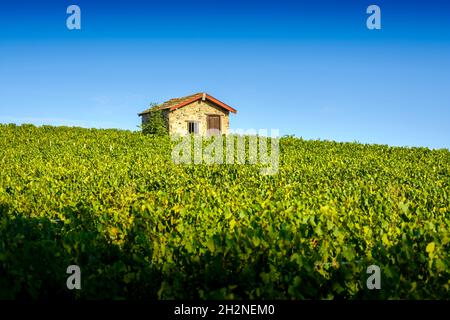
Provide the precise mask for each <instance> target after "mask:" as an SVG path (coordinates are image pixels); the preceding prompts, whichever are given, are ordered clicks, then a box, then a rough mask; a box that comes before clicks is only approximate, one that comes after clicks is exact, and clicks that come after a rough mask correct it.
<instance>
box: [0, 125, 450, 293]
mask: <svg viewBox="0 0 450 320" xmlns="http://www.w3.org/2000/svg"><path fill="white" fill-rule="evenodd" d="M170 143H171V142H170V140H169V139H168V138H167V137H151V136H144V135H142V134H141V133H139V132H134V133H133V132H128V131H120V130H95V129H81V128H64V127H58V128H55V127H47V126H44V127H39V128H37V127H34V126H31V125H24V126H14V125H0V169H1V171H0V298H7V299H9V298H67V299H74V298H77V299H103V298H113V299H172V298H201V299H206V298H210V299H231V298H234V299H241V298H249V299H261V298H264V299H331V298H334V299H341V298H345V299H386V298H401V299H404V298H405V299H406V298H408V299H422V298H425V299H430V298H438V299H448V298H450V199H449V198H450V193H449V191H450V189H449V185H450V152H449V151H448V150H433V151H432V150H429V149H425V148H393V147H388V146H382V145H363V144H358V143H337V142H329V141H305V140H302V139H297V138H293V137H286V138H282V139H281V141H280V153H281V154H280V170H279V173H278V174H277V175H273V176H262V175H261V174H260V170H259V168H258V167H257V166H255V165H209V166H208V165H175V164H173V162H172V160H171V146H170ZM71 264H77V265H79V266H80V267H81V270H82V289H81V290H74V291H69V290H68V289H67V288H66V279H67V277H68V275H67V274H66V268H67V266H69V265H71ZM372 264H375V265H378V266H379V267H380V268H381V290H368V289H367V288H366V279H367V277H368V276H369V275H367V274H366V268H367V267H368V266H369V265H372Z"/></svg>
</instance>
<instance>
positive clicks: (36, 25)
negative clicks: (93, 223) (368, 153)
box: [0, 0, 450, 148]
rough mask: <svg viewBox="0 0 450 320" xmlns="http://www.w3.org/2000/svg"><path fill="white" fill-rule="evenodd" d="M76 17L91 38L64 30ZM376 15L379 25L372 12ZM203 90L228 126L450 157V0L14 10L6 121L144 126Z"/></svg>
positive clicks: (8, 40) (37, 5)
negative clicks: (447, 151)
mask: <svg viewBox="0 0 450 320" xmlns="http://www.w3.org/2000/svg"><path fill="white" fill-rule="evenodd" d="M70 4H77V5H79V6H80V8H81V14H82V22H81V23H82V25H81V26H82V29H81V30H75V31H70V30H68V29H67V28H66V18H67V17H68V15H67V14H66V8H67V6H68V5H70ZM370 4H377V5H379V6H380V8H381V23H382V29H381V30H368V29H367V28H366V19H367V17H368V15H367V14H366V8H367V6H368V5H370ZM195 92H208V93H209V94H211V95H213V96H215V97H216V98H218V99H220V100H222V101H224V102H226V103H228V104H229V105H231V106H233V107H234V108H236V109H237V110H238V113H237V114H236V115H234V116H232V117H231V127H233V128H242V129H245V128H255V129H259V128H266V129H271V128H275V129H279V130H280V133H281V134H282V135H284V134H295V135H296V136H301V137H303V138H305V139H317V138H320V139H328V140H337V141H360V142H364V143H381V144H390V145H402V146H403V145H407V146H427V147H432V148H450V3H449V2H448V1H436V0H431V1H365V0H358V1H323V0H318V1H307V2H306V1H283V0H277V1H275V0H274V1H271V2H269V1H263V0H258V1H245V0H240V1H237V0H236V1H235V0H227V1H225V0H223V1H189V0H184V1H178V0H173V1H135V0H129V1H95V3H94V1H86V0H71V1H63V0H60V1H20V2H17V1H10V3H4V2H2V4H1V6H0V122H2V123H9V122H14V123H34V124H44V123H45V124H52V125H75V126H85V127H102V128H105V127H106V128H109V127H113V128H123V129H131V130H135V129H136V126H137V125H139V124H140V119H139V118H138V116H137V113H138V112H140V111H142V110H144V109H146V108H147V106H148V104H149V103H150V102H163V101H165V100H167V99H169V98H172V97H177V96H183V95H189V94H191V93H195Z"/></svg>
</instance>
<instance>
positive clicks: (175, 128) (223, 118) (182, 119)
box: [139, 93, 237, 135]
mask: <svg viewBox="0 0 450 320" xmlns="http://www.w3.org/2000/svg"><path fill="white" fill-rule="evenodd" d="M159 110H160V111H162V114H163V116H164V118H165V120H166V123H167V130H168V132H169V134H171V135H173V134H180V135H186V134H189V133H194V134H199V135H210V134H228V129H229V114H230V112H232V113H236V112H237V110H236V109H233V108H232V107H230V106H229V105H227V104H225V103H223V102H222V101H219V100H217V99H216V98H214V97H212V96H210V95H209V94H207V93H196V94H193V95H190V96H186V97H181V98H174V99H170V100H168V101H166V102H164V103H162V104H160V105H158V106H156V107H153V108H150V109H148V110H145V111H143V112H141V113H139V116H141V117H142V125H145V124H146V123H147V122H148V121H150V119H151V116H152V113H153V112H155V111H159Z"/></svg>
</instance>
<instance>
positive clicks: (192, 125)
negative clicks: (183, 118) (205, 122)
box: [188, 121, 198, 134]
mask: <svg viewBox="0 0 450 320" xmlns="http://www.w3.org/2000/svg"><path fill="white" fill-rule="evenodd" d="M188 132H189V133H194V134H197V133H198V122H194V121H189V122H188Z"/></svg>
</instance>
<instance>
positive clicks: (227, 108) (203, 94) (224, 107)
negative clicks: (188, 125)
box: [139, 93, 237, 116]
mask: <svg viewBox="0 0 450 320" xmlns="http://www.w3.org/2000/svg"><path fill="white" fill-rule="evenodd" d="M201 99H203V100H208V101H210V102H212V103H214V104H216V105H218V106H219V107H222V108H223V109H225V110H228V111H230V112H232V113H236V112H237V110H236V109H234V108H232V107H230V106H229V105H227V104H226V103H223V102H222V101H220V100H218V99H216V98H214V97H213V96H210V95H209V94H205V93H200V94H198V95H196V96H194V97H192V98H191V99H189V100H186V101H183V102H181V103H179V104H176V105H173V106H171V107H169V108H164V109H155V110H154V111H157V110H169V111H173V110H176V109H178V108H181V107H184V106H187V105H188V104H191V103H192V102H195V101H198V100H201ZM150 112H152V111H151V110H147V111H144V112H142V113H139V116H142V115H144V114H147V113H150Z"/></svg>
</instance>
